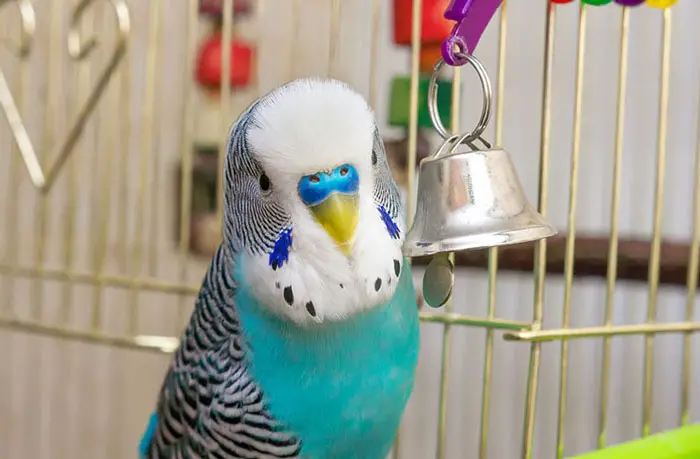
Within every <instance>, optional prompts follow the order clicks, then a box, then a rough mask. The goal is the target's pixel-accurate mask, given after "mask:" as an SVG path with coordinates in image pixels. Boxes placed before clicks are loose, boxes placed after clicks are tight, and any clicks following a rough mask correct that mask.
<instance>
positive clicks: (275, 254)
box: [268, 228, 292, 271]
mask: <svg viewBox="0 0 700 459" xmlns="http://www.w3.org/2000/svg"><path fill="white" fill-rule="evenodd" d="M291 247H292V229H291V228H286V229H284V230H282V232H281V233H280V235H279V237H277V241H276V242H275V246H274V247H273V248H272V252H271V253H270V258H269V260H268V263H269V264H270V266H272V270H273V271H276V270H277V268H281V267H282V265H284V263H285V262H286V261H289V249H290V248H291Z"/></svg>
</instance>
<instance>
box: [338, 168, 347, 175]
mask: <svg viewBox="0 0 700 459" xmlns="http://www.w3.org/2000/svg"><path fill="white" fill-rule="evenodd" d="M340 175H348V168H347V167H343V168H342V169H340Z"/></svg>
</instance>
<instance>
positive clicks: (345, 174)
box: [298, 164, 360, 206]
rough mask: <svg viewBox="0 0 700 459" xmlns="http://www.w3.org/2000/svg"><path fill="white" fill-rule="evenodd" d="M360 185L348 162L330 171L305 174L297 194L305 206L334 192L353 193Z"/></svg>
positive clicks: (312, 204) (354, 170)
mask: <svg viewBox="0 0 700 459" xmlns="http://www.w3.org/2000/svg"><path fill="white" fill-rule="evenodd" d="M359 186H360V177H359V175H358V174H357V169H355V168H354V167H353V166H351V165H350V164H343V165H342V166H338V167H336V168H335V169H333V170H332V171H331V172H330V173H328V172H318V173H316V174H312V175H306V176H304V177H302V178H301V180H300V181H299V187H298V188H299V196H300V197H301V200H302V201H304V204H306V205H307V206H314V205H316V204H318V203H320V202H322V201H323V200H324V199H326V198H327V197H328V196H330V195H331V194H333V193H334V192H337V193H343V194H353V193H356V192H357V189H358V188H359Z"/></svg>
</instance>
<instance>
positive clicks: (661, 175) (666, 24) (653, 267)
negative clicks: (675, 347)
mask: <svg viewBox="0 0 700 459" xmlns="http://www.w3.org/2000/svg"><path fill="white" fill-rule="evenodd" d="M671 27H672V23H671V9H670V8H666V9H665V10H664V12H663V38H662V45H661V75H660V83H659V89H660V90H659V126H658V134H657V136H658V144H657V157H656V179H655V182H656V183H655V188H654V213H653V234H652V238H651V258H650V261H649V281H648V282H649V293H648V295H649V304H648V306H647V323H654V322H655V321H656V306H657V299H658V294H659V271H660V268H661V266H660V261H661V260H660V256H661V231H662V227H661V225H662V221H661V217H662V212H663V205H664V202H663V191H664V179H665V177H666V142H667V141H668V139H667V136H668V92H669V77H670V73H671V62H670V61H671V31H672V29H671ZM644 348H645V349H644V351H645V359H644V400H643V407H642V410H643V411H642V436H643V437H646V436H647V435H649V433H650V432H651V410H652V383H653V379H654V368H653V364H654V336H653V335H647V336H646V337H645V343H644Z"/></svg>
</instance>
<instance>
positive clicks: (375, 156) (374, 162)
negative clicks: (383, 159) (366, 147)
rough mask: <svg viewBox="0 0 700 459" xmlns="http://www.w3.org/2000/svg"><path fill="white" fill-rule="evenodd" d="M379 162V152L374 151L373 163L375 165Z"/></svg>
mask: <svg viewBox="0 0 700 459" xmlns="http://www.w3.org/2000/svg"><path fill="white" fill-rule="evenodd" d="M376 164H377V152H376V151H372V165H373V166H375V165H376Z"/></svg>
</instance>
